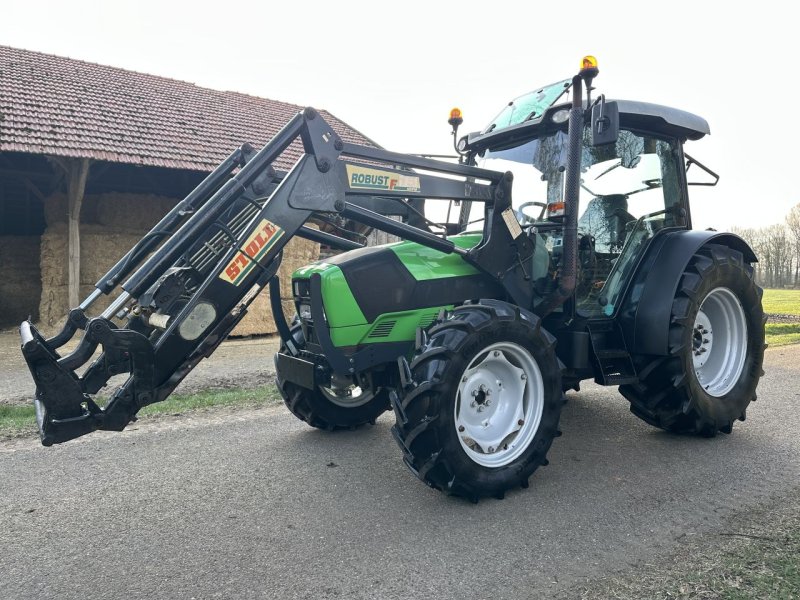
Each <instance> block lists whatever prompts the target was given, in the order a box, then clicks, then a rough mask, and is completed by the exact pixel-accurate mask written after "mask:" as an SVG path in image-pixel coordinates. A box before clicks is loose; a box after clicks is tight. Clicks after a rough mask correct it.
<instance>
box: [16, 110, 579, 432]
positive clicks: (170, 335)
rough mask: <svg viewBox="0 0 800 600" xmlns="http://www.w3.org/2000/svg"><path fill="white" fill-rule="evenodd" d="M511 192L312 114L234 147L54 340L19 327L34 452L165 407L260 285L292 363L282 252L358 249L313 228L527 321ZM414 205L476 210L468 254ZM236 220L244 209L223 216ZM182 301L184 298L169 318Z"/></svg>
mask: <svg viewBox="0 0 800 600" xmlns="http://www.w3.org/2000/svg"><path fill="white" fill-rule="evenodd" d="M577 120H580V122H581V123H582V116H581V115H576V122H577ZM297 139H299V140H300V141H301V143H302V148H303V153H302V155H301V156H300V158H299V159H297V161H296V162H295V164H294V166H293V167H292V169H291V170H290V171H289V172H288V173H286V174H281V173H279V172H277V171H276V170H275V169H274V168H273V166H272V165H273V164H274V163H275V161H276V159H278V157H280V156H281V155H283V154H284V153H285V152H286V151H287V149H289V147H290V146H291V145H292V143H293V142H294V141H295V140H297ZM453 176H456V177H457V179H454V178H452V177H453ZM511 179H512V177H511V174H510V173H506V174H503V173H499V172H495V171H489V170H485V169H480V168H478V167H475V166H470V165H466V164H462V163H459V164H455V163H447V162H442V161H437V160H433V159H429V158H422V157H417V156H412V155H406V154H398V153H394V152H389V151H386V150H383V149H380V148H374V147H367V146H360V145H357V144H352V143H346V142H344V141H343V140H342V139H341V138H340V137H339V135H338V134H337V133H336V132H335V131H334V130H333V129H332V128H331V127H330V126H329V125H328V123H327V122H326V121H325V120H324V119H323V118H322V116H320V115H319V113H318V112H317V111H315V110H314V109H312V108H306V109H305V110H303V111H301V112H300V113H298V114H297V115H296V116H295V117H294V118H293V119H292V120H291V121H290V122H289V123H288V124H287V125H286V126H285V127H284V128H283V129H282V130H281V131H280V132H279V133H278V134H277V135H276V136H275V137H274V138H273V139H272V140H271V141H270V142H268V143H267V144H266V145H265V146H264V147H263V148H262V149H261V150H260V151H259V152H257V153H256V152H255V151H254V150H253V148H252V147H250V146H249V145H247V144H245V145H243V146H242V147H241V148H239V149H237V150H235V151H234V152H233V153H232V154H231V155H230V156H229V157H228V158H226V159H225V160H224V161H223V162H222V163H221V164H220V165H219V167H217V169H215V170H214V172H212V173H211V174H210V175H209V176H208V177H207V178H206V179H205V180H204V181H203V182H202V183H201V184H200V185H199V186H198V187H197V188H196V189H195V190H193V191H192V192H191V193H190V194H189V195H188V196H187V197H186V199H184V200H183V201H182V202H181V203H179V204H178V205H177V206H176V207H175V208H174V209H173V210H172V211H170V213H168V214H167V215H166V216H165V217H164V218H163V219H162V220H161V221H160V222H159V223H158V224H157V225H156V226H155V227H154V228H153V229H152V230H151V231H150V232H149V233H148V234H147V235H146V236H145V237H144V238H143V239H142V240H141V241H140V242H139V243H138V244H137V245H136V246H135V247H134V248H133V249H132V250H131V251H130V252H128V253H127V254H126V255H125V256H124V257H123V258H122V259H120V261H119V262H118V263H117V264H116V265H114V267H112V268H111V269H110V270H109V272H108V273H106V275H104V276H103V277H102V278H101V279H100V281H98V282H97V284H96V286H95V291H94V292H93V293H92V294H90V295H89V296H88V297H87V298H86V299H85V300H84V301H83V302H82V303H81V304H80V305H79V306H78V307H76V308H74V309H73V310H71V311H70V314H69V316H68V319H67V322H66V324H65V326H64V328H63V329H62V331H61V332H60V333H59V334H57V335H56V336H54V337H53V338H50V339H45V338H44V337H43V336H42V335H41V334H40V333H39V332H38V331H37V330H36V328H35V327H34V326H33V325H32V324H31V323H30V322H27V321H26V322H25V323H23V324H22V325H21V327H20V334H21V338H22V350H23V355H24V357H25V360H26V361H27V363H28V366H29V368H30V371H31V373H32V375H33V378H34V381H35V383H36V399H35V404H36V411H37V420H38V424H39V428H40V432H41V439H42V443H43V444H44V445H52V444H54V443H60V442H64V441H67V440H70V439H73V438H75V437H78V436H81V435H84V434H86V433H90V432H91V431H94V430H97V429H106V430H115V431H119V430H122V429H123V428H124V427H125V426H126V425H127V424H128V423H129V422H130V421H131V420H134V419H135V415H136V413H137V412H138V411H139V410H140V409H141V408H142V407H144V406H147V405H148V404H152V403H154V402H159V401H162V400H164V399H165V398H166V397H167V396H168V395H169V394H170V393H171V392H172V391H173V390H174V389H175V387H176V386H177V385H178V384H179V383H180V381H181V380H182V379H183V378H184V377H185V376H186V375H187V374H188V373H189V372H191V370H192V369H193V368H194V367H195V366H196V365H197V364H198V362H199V361H200V360H202V359H203V358H204V357H208V356H210V355H211V354H212V353H213V352H214V350H215V349H216V348H217V346H218V345H219V344H220V343H221V342H222V340H224V339H225V338H226V337H227V335H228V334H229V333H230V332H231V331H232V330H233V328H234V327H235V326H236V324H237V323H239V321H240V320H241V319H242V318H243V317H244V315H245V314H246V313H247V309H248V306H249V305H250V304H251V303H252V301H253V300H254V299H255V297H256V296H257V294H258V293H259V292H260V291H261V290H262V289H263V288H264V287H265V286H266V285H270V288H271V296H272V306H273V313H274V318H275V321H276V323H277V328H278V331H279V333H280V335H281V337H282V338H283V339H284V340H285V342H286V343H287V345H288V346H289V348H290V350H291V345H292V337H291V335H290V332H289V326H288V324H287V323H286V321H285V318H284V315H283V312H282V310H281V309H280V287H279V280H278V276H277V270H278V267H279V265H280V261H281V257H282V249H283V247H284V246H285V245H286V243H287V242H288V241H289V240H291V239H292V238H293V237H294V236H298V237H302V238H306V239H311V240H315V241H319V242H323V243H326V244H329V245H331V246H333V247H336V248H339V249H342V250H351V249H354V248H359V247H361V244H358V243H355V242H353V241H351V240H348V239H345V238H343V237H340V236H337V235H333V234H330V233H327V232H323V231H319V230H317V229H314V228H311V227H308V226H307V225H306V223H307V222H308V221H309V220H310V219H312V218H315V217H323V218H324V217H325V216H326V215H340V216H342V217H345V218H347V219H350V220H353V221H356V222H359V223H362V224H364V225H367V226H369V227H372V228H375V229H379V230H382V231H385V232H388V233H390V234H394V235H396V236H399V237H401V238H403V239H405V240H410V241H413V242H416V243H419V244H421V245H424V246H427V247H429V248H433V249H435V250H438V251H441V252H444V253H458V254H459V255H461V256H462V258H463V259H464V260H465V261H466V262H468V263H470V264H472V265H474V266H475V267H476V268H477V269H478V270H480V271H481V272H483V273H485V274H487V275H488V276H490V277H491V278H492V279H494V280H495V281H497V282H498V283H499V284H500V285H501V286H502V287H503V289H504V291H505V293H506V294H507V296H508V298H509V299H510V300H511V301H513V302H514V303H515V304H517V305H518V306H521V307H527V308H532V305H533V290H532V288H531V286H530V284H529V275H528V273H527V272H526V268H525V266H524V265H525V263H526V261H528V260H529V259H530V257H531V256H532V254H533V250H534V248H533V242H532V241H531V240H530V239H529V237H528V236H527V235H523V233H522V231H521V230H520V229H519V226H518V224H517V223H516V220H515V218H514V214H513V211H512V209H511V183H512V182H511ZM425 199H445V200H451V201H456V202H470V203H471V202H481V203H484V205H485V210H484V214H485V219H484V228H483V238H482V241H481V242H480V243H479V244H478V245H477V246H475V247H474V248H472V249H469V250H466V249H463V248H460V247H458V246H457V245H456V244H454V243H453V242H452V241H451V240H448V239H447V232H445V233H443V234H441V235H437V234H435V233H433V232H432V231H431V230H430V228H428V227H427V225H426V223H425V219H424V215H422V213H421V211H420V208H421V207H422V205H423V204H424V200H425ZM234 206H237V207H238V206H240V207H242V208H241V209H237V211H234V212H233V213H232V212H231V210H232V207H234ZM461 212H462V215H466V211H463V210H462V211H461ZM393 215H394V216H401V217H403V218H404V221H397V220H394V219H392V218H391V216H393ZM405 221H407V222H405ZM410 223H415V225H416V226H415V225H412V224H410ZM460 225H461V228H463V226H464V225H465V223H461V224H460ZM198 241H204V245H205V246H208V247H209V248H210V250H209V251H205V250H204V252H205V254H204V255H203V256H204V258H203V261H204V263H203V264H204V265H205V266H204V270H202V273H203V276H202V277H200V278H198V277H197V272H200V270H199V269H197V268H195V265H193V264H192V260H191V258H187V257H188V255H189V253H190V250H192V249H193V248H194V247H196V245H197V242H198ZM159 244H160V245H159ZM148 254H149V256H148ZM137 267H138V268H137ZM192 277H194V278H195V279H196V280H193V281H190V280H191V279H192ZM125 278H127V279H125ZM123 280H124V282H123ZM187 288H190V289H191V290H192V291H191V296H190V297H189V298H188V299H187V300H186V301H185V302H183V303H179V304H176V301H177V297H178V296H180V294H181V292H182V291H185V290H186V289H187ZM112 293H117V296H116V298H115V299H114V300H113V301H112V302H111V304H110V306H109V307H108V308H107V309H106V310H105V311H103V313H102V314H101V315H99V316H97V317H93V318H90V317H88V316H87V311H88V309H89V308H90V307H91V306H92V304H93V303H94V302H95V301H96V300H97V299H98V298H99V297H100V296H101V295H104V294H105V295H109V294H112ZM557 301H558V299H556V302H557ZM317 316H318V317H319V318H320V322H324V318H322V315H317ZM115 317H117V318H125V317H127V318H128V325H127V327H119V326H118V325H117V324H115V323H114V321H113V320H112V319H114V318H115ZM79 331H81V332H82V337H81V340H80V342H79V344H78V346H77V348H76V349H75V350H74V351H73V352H71V353H69V354H67V355H65V356H61V355H60V354H59V353H58V349H59V348H61V347H63V346H64V345H65V344H66V343H67V342H68V341H70V340H71V339H72V338H73V337H74V336H75V335H76V334H77V332H79ZM321 339H322V340H324V339H325V338H324V333H323V336H321ZM99 345H101V346H102V353H101V354H100V356H99V358H97V359H96V360H95V361H94V362H93V363H92V364H91V365H90V366H89V367H88V368H87V369H86V371H85V372H84V373H83V375H82V376H78V375H77V374H76V372H75V371H76V369H78V368H79V367H82V366H83V365H85V364H86V363H87V362H88V361H89V360H90V359H91V357H92V356H93V355H94V354H95V351H96V350H97V347H98V346H99ZM324 350H325V353H326V356H327V358H328V359H329V362H330V365H331V367H332V369H333V370H334V372H337V373H340V374H342V375H346V374H348V373H352V372H353V369H354V367H353V366H352V365H353V364H354V363H355V361H356V360H359V366H362V367H363V366H369V364H368V363H365V362H364V361H365V360H369V361H372V362H373V363H374V362H375V361H378V362H380V361H381V360H383V359H384V358H386V357H383V356H376V355H374V354H373V355H371V356H370V357H369V358H368V359H367V358H365V356H364V355H362V356H361V357H359V356H357V355H356V356H347V355H344V354H343V352H342V351H341V350H339V349H337V348H336V347H335V346H333V344H324ZM394 358H396V357H395V356H394V355H393V356H391V357H388V358H387V359H386V360H392V359H394ZM120 373H130V377H129V378H128V379H127V381H126V382H125V383H124V384H122V385H121V386H120V387H119V388H118V389H117V390H116V391H115V392H114V394H113V395H112V397H111V398H110V400H109V401H108V403H107V404H106V405H105V406H104V407H102V408H101V407H100V406H98V404H96V403H95V402H94V401H93V400H92V398H91V397H90V394H95V393H97V392H98V391H99V390H100V389H101V388H102V387H103V386H104V385H106V383H107V382H108V380H109V379H110V378H111V377H112V376H114V375H117V374H120Z"/></svg>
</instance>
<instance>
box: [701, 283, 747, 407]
mask: <svg viewBox="0 0 800 600" xmlns="http://www.w3.org/2000/svg"><path fill="white" fill-rule="evenodd" d="M746 356H747V320H746V319H745V315H744V309H743V308H742V304H741V302H739V299H738V298H737V297H736V294H734V293H733V292H732V291H730V290H729V289H728V288H724V287H719V288H716V289H713V290H711V291H710V292H709V293H708V295H707V296H706V297H705V299H704V300H703V302H702V304H701V305H700V309H699V310H698V311H697V316H696V317H695V320H694V328H693V331H692V363H693V366H694V373H695V376H696V377H697V381H698V382H699V383H700V385H701V386H703V389H704V390H705V391H706V393H708V394H710V395H711V396H714V397H717V398H718V397H720V396H724V395H725V394H727V393H728V392H730V391H731V389H733V386H735V385H736V382H738V381H739V378H740V376H741V374H742V371H743V370H744V363H745V358H746Z"/></svg>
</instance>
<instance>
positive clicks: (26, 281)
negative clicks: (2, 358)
mask: <svg viewBox="0 0 800 600" xmlns="http://www.w3.org/2000/svg"><path fill="white" fill-rule="evenodd" d="M41 293H42V280H41V275H40V272H39V236H17V235H14V236H2V237H0V326H3V327H5V326H9V325H18V324H19V323H20V322H21V321H22V320H24V319H27V318H28V317H32V318H34V319H36V318H38V316H39V296H40V295H41Z"/></svg>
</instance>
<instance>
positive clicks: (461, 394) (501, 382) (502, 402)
mask: <svg viewBox="0 0 800 600" xmlns="http://www.w3.org/2000/svg"><path fill="white" fill-rule="evenodd" d="M543 398H544V394H543V384H542V377H541V373H540V372H539V368H538V365H537V364H536V361H535V360H534V359H533V357H532V356H531V355H530V353H529V352H528V351H527V350H525V349H524V348H522V347H521V346H518V345H517V344H513V343H510V342H502V343H498V344H493V345H492V346H490V347H488V348H486V349H485V350H484V351H483V352H480V353H479V354H478V355H477V356H476V357H475V358H474V359H473V360H472V361H471V362H470V364H469V365H468V367H467V369H466V370H465V371H464V374H463V376H462V377H461V383H460V385H459V388H458V398H457V401H456V408H455V423H456V429H457V432H458V436H459V441H460V442H461V446H462V448H464V450H465V451H466V453H467V455H468V456H469V457H470V458H471V459H472V460H473V461H475V462H477V463H478V464H481V465H484V466H488V467H499V466H503V465H505V464H508V463H510V462H511V461H513V460H514V459H515V458H517V456H519V454H521V453H522V452H523V451H524V450H525V449H526V448H527V447H528V445H529V443H530V441H531V440H532V439H533V436H534V435H535V434H536V429H537V428H538V424H539V420H540V419H541V413H542V408H543V403H544V400H543Z"/></svg>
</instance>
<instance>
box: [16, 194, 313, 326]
mask: <svg viewBox="0 0 800 600" xmlns="http://www.w3.org/2000/svg"><path fill="white" fill-rule="evenodd" d="M174 204H175V200H173V199H170V198H163V197H158V196H145V195H135V194H103V195H98V196H89V197H87V198H86V199H85V200H84V206H83V210H82V211H81V228H80V230H81V274H80V298H81V299H83V298H85V297H86V296H87V295H88V294H90V293H91V292H92V290H93V289H94V284H95V283H96V282H97V280H98V279H100V277H102V276H103V275H104V274H105V273H106V271H107V270H108V269H109V268H110V267H112V266H113V265H114V264H115V263H116V262H117V261H118V260H119V259H120V258H121V257H122V256H123V255H124V254H125V253H126V252H127V251H128V250H129V249H130V248H131V247H132V246H133V245H134V244H135V243H136V242H138V241H139V239H141V237H142V235H144V234H145V233H146V232H147V231H148V230H149V229H150V228H151V227H152V226H153V225H155V224H156V223H157V222H158V220H159V219H160V218H161V217H162V216H163V215H164V214H166V213H167V212H168V210H169V209H170V208H171V207H172V206H173V205H174ZM65 216H66V199H65V198H64V196H63V195H57V196H54V197H52V198H51V199H49V200H48V202H46V203H45V218H46V220H47V223H48V227H47V230H46V231H45V233H44V234H43V235H42V238H41V283H42V294H41V303H40V306H39V318H40V324H41V325H42V326H43V329H44V331H45V332H47V333H52V332H54V331H55V330H57V329H58V328H59V327H60V326H61V325H62V324H63V323H64V319H65V317H66V315H67V312H68V311H69V309H70V308H71V307H68V306H67V294H68V288H67V278H68V275H67V224H66V222H65V220H66V219H65ZM318 257H319V244H316V243H314V242H310V241H307V240H302V239H299V238H295V239H293V240H292V241H291V242H290V243H289V244H288V245H287V246H286V248H285V249H284V251H283V263H282V265H281V269H280V271H279V275H280V278H281V284H282V294H281V295H282V296H283V297H285V298H286V299H287V302H285V303H284V306H285V312H286V313H287V317H288V318H291V316H292V315H293V314H294V307H293V304H292V302H291V274H292V272H293V271H294V270H295V269H297V268H299V267H301V266H303V265H306V264H308V263H310V262H313V261H314V260H316V259H317V258H318ZM109 303H110V298H108V297H106V296H103V297H101V298H100V299H99V300H98V301H97V302H96V303H95V304H94V305H93V306H92V309H91V310H90V314H91V315H96V314H99V312H100V311H102V310H103V309H104V308H105V307H106V306H108V304H109ZM29 310H30V309H29ZM276 331H277V330H276V328H275V322H274V320H273V319H272V311H271V309H270V307H269V293H268V292H267V291H264V292H263V293H262V294H261V295H260V296H259V297H258V298H257V299H256V300H255V302H253V304H251V306H250V310H249V312H248V314H247V316H246V317H245V318H244V319H243V320H242V322H241V323H240V324H239V325H238V326H237V328H236V329H235V330H234V332H233V334H232V335H237V336H248V335H258V334H270V333H275V332H276Z"/></svg>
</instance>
